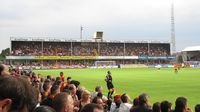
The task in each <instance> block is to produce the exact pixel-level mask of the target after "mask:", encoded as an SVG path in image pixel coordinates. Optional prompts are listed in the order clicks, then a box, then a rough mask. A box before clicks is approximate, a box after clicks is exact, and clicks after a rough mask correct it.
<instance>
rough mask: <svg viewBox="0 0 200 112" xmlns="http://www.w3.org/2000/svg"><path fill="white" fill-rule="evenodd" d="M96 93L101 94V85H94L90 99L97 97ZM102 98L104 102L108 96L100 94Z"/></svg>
mask: <svg viewBox="0 0 200 112" xmlns="http://www.w3.org/2000/svg"><path fill="white" fill-rule="evenodd" d="M98 93H101V94H103V87H102V86H96V88H95V92H94V93H92V95H91V97H92V98H91V99H92V100H93V99H94V98H95V97H97V94H98ZM102 99H103V101H104V102H105V101H107V100H108V98H107V97H106V96H104V95H103V96H102Z"/></svg>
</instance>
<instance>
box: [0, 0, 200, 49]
mask: <svg viewBox="0 0 200 112" xmlns="http://www.w3.org/2000/svg"><path fill="white" fill-rule="evenodd" d="M172 3H174V11H175V12H174V13H175V30H176V45H177V51H180V50H182V49H184V48H185V47H187V46H196V45H200V37H199V35H200V28H199V27H200V7H199V6H200V0H0V50H2V49H5V48H7V47H9V46H10V37H16V38H19V37H24V38H29V37H32V38H58V39H60V38H64V39H79V37H80V26H81V25H82V26H83V39H91V38H92V37H93V34H94V32H95V31H103V32H104V39H105V40H158V41H159V40H161V41H170V26H171V24H170V17H171V4H172Z"/></svg>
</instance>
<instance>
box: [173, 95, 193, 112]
mask: <svg viewBox="0 0 200 112" xmlns="http://www.w3.org/2000/svg"><path fill="white" fill-rule="evenodd" d="M175 104H176V105H175V110H174V112H191V111H192V110H191V109H190V108H189V107H187V99H186V98H185V97H178V98H177V99H176V102H175Z"/></svg>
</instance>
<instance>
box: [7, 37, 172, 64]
mask: <svg viewBox="0 0 200 112" xmlns="http://www.w3.org/2000/svg"><path fill="white" fill-rule="evenodd" d="M10 48H11V55H10V56H7V57H6V59H7V60H8V61H9V63H10V64H11V65H12V64H14V65H26V66H39V67H51V68H69V67H73V68H74V67H75V68H83V67H91V66H95V65H98V66H109V64H111V62H113V63H114V64H115V67H119V65H127V64H128V65H130V64H168V63H169V62H170V60H172V59H174V58H175V57H174V56H171V55H170V52H171V51H170V43H169V42H162V41H105V40H103V41H100V42H97V41H94V40H82V41H80V40H65V39H29V38H25V39H23V38H20V39H17V38H12V39H11V47H10ZM96 61H98V64H95V62H96ZM101 61H102V64H101ZM105 61H106V62H108V63H105ZM99 63H100V64H99ZM113 63H112V66H114V65H113Z"/></svg>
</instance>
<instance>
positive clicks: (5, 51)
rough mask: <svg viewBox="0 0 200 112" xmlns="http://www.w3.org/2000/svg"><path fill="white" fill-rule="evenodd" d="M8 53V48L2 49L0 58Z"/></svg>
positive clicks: (3, 57)
mask: <svg viewBox="0 0 200 112" xmlns="http://www.w3.org/2000/svg"><path fill="white" fill-rule="evenodd" d="M8 55H10V48H6V49H3V50H2V51H1V54H0V60H4V59H5V58H6V56H8Z"/></svg>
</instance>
